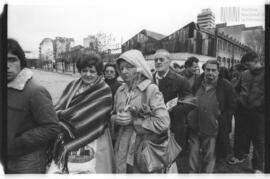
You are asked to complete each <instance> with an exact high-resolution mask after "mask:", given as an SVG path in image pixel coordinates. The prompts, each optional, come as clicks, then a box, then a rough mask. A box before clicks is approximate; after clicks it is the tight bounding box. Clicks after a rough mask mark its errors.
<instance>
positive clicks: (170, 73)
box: [154, 69, 176, 80]
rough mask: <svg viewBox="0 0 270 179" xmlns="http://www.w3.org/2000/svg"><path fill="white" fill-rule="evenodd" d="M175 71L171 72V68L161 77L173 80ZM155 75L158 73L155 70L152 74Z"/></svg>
mask: <svg viewBox="0 0 270 179" xmlns="http://www.w3.org/2000/svg"><path fill="white" fill-rule="evenodd" d="M175 74H176V73H175V72H173V71H172V70H171V69H170V70H169V71H168V72H167V73H166V75H165V76H164V77H163V78H169V79H171V80H173V79H174V78H175ZM156 75H158V74H157V72H155V74H154V76H155V77H156ZM155 80H156V78H155Z"/></svg>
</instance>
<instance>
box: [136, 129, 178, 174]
mask: <svg viewBox="0 0 270 179" xmlns="http://www.w3.org/2000/svg"><path fill="white" fill-rule="evenodd" d="M181 150H182V149H181V147H180V146H179V145H178V143H177V142H176V140H175V138H174V135H173V134H172V133H171V132H170V130H169V131H168V132H167V135H166V137H165V138H164V139H162V141H161V142H156V141H155V142H153V141H152V140H150V139H147V138H144V139H143V140H142V142H141V143H140V145H139V147H138V151H137V156H136V158H137V164H138V167H139V170H140V171H141V172H143V173H154V172H158V171H160V170H161V169H166V168H169V167H170V165H171V164H172V163H173V162H174V161H175V160H176V158H177V156H178V155H179V154H180V152H181Z"/></svg>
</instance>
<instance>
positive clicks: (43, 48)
mask: <svg viewBox="0 0 270 179" xmlns="http://www.w3.org/2000/svg"><path fill="white" fill-rule="evenodd" d="M39 58H40V60H41V61H51V62H55V57H54V41H53V40H52V39H50V38H44V39H43V40H42V41H41V43H40V44H39Z"/></svg>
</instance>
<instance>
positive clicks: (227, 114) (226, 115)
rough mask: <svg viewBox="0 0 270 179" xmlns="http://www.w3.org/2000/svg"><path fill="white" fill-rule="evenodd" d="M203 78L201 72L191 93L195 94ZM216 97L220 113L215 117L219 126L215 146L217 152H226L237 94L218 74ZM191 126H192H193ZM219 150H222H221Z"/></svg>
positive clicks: (227, 150)
mask: <svg viewBox="0 0 270 179" xmlns="http://www.w3.org/2000/svg"><path fill="white" fill-rule="evenodd" d="M203 79H204V74H202V75H201V76H200V77H199V79H198V80H197V81H196V82H195V84H194V86H193V88H192V91H193V94H196V92H197V91H198V89H199V88H200V86H201V85H202V82H203ZM216 97H217V100H218V103H219V109H220V115H219V117H217V120H218V126H219V128H218V136H217V144H216V146H217V148H218V152H220V153H228V152H229V150H230V149H229V146H228V145H229V141H228V136H229V133H230V131H231V122H232V121H231V120H232V115H233V113H234V111H235V109H236V107H237V96H236V93H235V91H234V89H233V87H232V85H231V83H230V82H229V81H227V80H226V79H223V78H222V76H221V75H219V77H218V80H217V86H216ZM191 120H194V119H191ZM190 123H192V122H190ZM191 128H194V126H193V127H191ZM220 150H223V152H222V151H220Z"/></svg>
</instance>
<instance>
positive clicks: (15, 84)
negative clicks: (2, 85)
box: [8, 68, 33, 91]
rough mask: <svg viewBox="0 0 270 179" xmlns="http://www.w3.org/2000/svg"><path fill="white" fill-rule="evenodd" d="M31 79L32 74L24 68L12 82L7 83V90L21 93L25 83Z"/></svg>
mask: <svg viewBox="0 0 270 179" xmlns="http://www.w3.org/2000/svg"><path fill="white" fill-rule="evenodd" d="M32 77H33V72H32V71H31V70H30V69H28V68H24V69H23V70H22V71H20V73H19V74H18V75H17V76H16V78H15V79H14V80H12V81H11V82H9V83H8V88H13V89H16V90H20V91H22V90H23V89H24V87H25V85H26V83H27V82H28V81H29V80H30V79H31V78H32Z"/></svg>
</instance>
